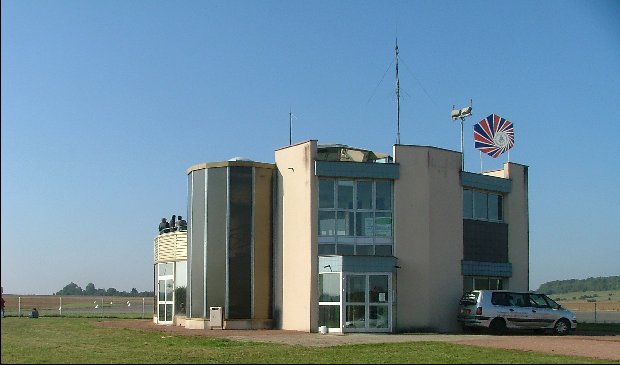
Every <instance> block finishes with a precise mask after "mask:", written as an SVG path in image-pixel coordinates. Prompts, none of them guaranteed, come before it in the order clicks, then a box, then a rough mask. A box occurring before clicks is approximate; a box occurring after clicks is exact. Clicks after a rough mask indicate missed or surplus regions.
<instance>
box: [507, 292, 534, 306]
mask: <svg viewBox="0 0 620 365" xmlns="http://www.w3.org/2000/svg"><path fill="white" fill-rule="evenodd" d="M510 305H512V306H514V307H527V306H528V305H529V303H528V300H526V298H525V295H524V294H521V293H510Z"/></svg>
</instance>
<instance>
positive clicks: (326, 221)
mask: <svg viewBox="0 0 620 365" xmlns="http://www.w3.org/2000/svg"><path fill="white" fill-rule="evenodd" d="M335 217H336V212H334V211H325V210H320V211H319V236H334V235H336V221H335V219H334V218H335Z"/></svg>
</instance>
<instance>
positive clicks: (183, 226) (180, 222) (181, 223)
mask: <svg viewBox="0 0 620 365" xmlns="http://www.w3.org/2000/svg"><path fill="white" fill-rule="evenodd" d="M185 230H187V222H186V221H185V219H183V217H181V216H179V219H177V231H185Z"/></svg>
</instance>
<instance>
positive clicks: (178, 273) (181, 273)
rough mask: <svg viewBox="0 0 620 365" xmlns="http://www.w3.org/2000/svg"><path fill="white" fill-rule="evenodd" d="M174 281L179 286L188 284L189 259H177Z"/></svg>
mask: <svg viewBox="0 0 620 365" xmlns="http://www.w3.org/2000/svg"><path fill="white" fill-rule="evenodd" d="M175 266H176V267H175V274H174V281H175V283H176V286H177V287H181V286H187V261H177V262H176V265H175Z"/></svg>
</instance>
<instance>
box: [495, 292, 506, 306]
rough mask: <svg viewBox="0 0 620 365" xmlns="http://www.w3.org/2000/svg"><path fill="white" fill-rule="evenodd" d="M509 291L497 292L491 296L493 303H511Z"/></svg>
mask: <svg viewBox="0 0 620 365" xmlns="http://www.w3.org/2000/svg"><path fill="white" fill-rule="evenodd" d="M509 296H510V294H509V293H501V292H496V293H493V295H492V296H491V304H493V305H506V306H508V305H510V300H509Z"/></svg>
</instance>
